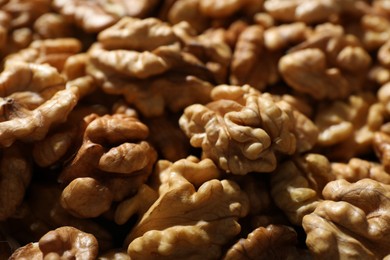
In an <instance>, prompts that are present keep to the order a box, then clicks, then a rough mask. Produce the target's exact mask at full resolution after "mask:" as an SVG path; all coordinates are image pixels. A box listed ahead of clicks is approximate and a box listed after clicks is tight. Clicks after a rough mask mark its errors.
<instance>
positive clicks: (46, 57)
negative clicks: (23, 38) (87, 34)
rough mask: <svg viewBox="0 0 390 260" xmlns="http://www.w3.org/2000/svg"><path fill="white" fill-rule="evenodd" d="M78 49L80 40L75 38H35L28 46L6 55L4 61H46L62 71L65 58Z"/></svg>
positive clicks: (40, 62)
mask: <svg viewBox="0 0 390 260" xmlns="http://www.w3.org/2000/svg"><path fill="white" fill-rule="evenodd" d="M80 50H81V42H80V41H79V40H77V39H75V38H59V39H46V40H36V41H33V42H32V43H31V44H30V46H29V47H28V48H26V49H22V50H20V51H19V52H17V53H14V54H11V55H9V56H7V57H6V58H5V62H10V61H23V62H29V63H37V64H44V63H47V64H49V65H51V66H53V67H55V68H56V69H57V70H58V71H62V68H63V66H64V63H65V62H66V60H67V59H68V58H69V57H70V56H72V55H75V54H76V53H78V52H79V51H80Z"/></svg>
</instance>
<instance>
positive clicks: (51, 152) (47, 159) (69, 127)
mask: <svg viewBox="0 0 390 260" xmlns="http://www.w3.org/2000/svg"><path fill="white" fill-rule="evenodd" d="M82 79H83V78H79V79H78V80H82ZM85 80H86V81H87V79H85ZM89 114H97V115H100V116H102V115H104V114H108V110H107V108H105V107H104V106H100V105H94V106H81V105H79V106H76V107H75V108H74V109H73V110H72V111H71V112H70V113H69V116H68V119H67V120H66V122H64V123H62V124H59V125H58V126H56V127H54V128H53V129H51V130H50V131H49V133H48V134H47V135H46V137H45V138H44V139H43V140H40V141H36V142H34V145H33V150H32V156H33V158H34V161H35V162H36V163H37V164H38V165H39V166H40V167H55V166H58V165H62V164H63V163H64V162H65V161H66V160H69V158H71V157H72V156H73V155H74V153H75V152H76V149H77V148H78V146H79V143H80V142H81V141H82V133H83V131H84V129H83V127H84V125H83V124H82V122H83V118H84V117H85V116H87V115H89Z"/></svg>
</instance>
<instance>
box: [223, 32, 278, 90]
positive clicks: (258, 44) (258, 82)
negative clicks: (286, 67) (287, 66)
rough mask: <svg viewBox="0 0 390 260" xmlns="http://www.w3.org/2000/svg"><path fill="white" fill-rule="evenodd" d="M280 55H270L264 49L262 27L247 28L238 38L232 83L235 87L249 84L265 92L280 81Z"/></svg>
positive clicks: (233, 58)
mask: <svg viewBox="0 0 390 260" xmlns="http://www.w3.org/2000/svg"><path fill="white" fill-rule="evenodd" d="M279 56H280V55H279V54H278V53H270V52H269V51H267V50H266V48H265V47H264V32H263V29H262V27H261V26H258V25H252V26H249V27H247V28H246V29H245V30H244V31H243V32H242V33H241V34H240V35H239V37H238V39H237V44H236V46H235V50H234V54H233V57H232V62H231V65H230V79H229V80H230V82H231V84H234V85H243V84H249V85H251V86H252V87H254V88H256V89H259V90H264V89H265V87H266V86H267V85H268V84H272V83H275V82H276V81H277V80H278V79H279V75H278V72H277V61H278V58H279Z"/></svg>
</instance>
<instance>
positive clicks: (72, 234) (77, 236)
mask: <svg viewBox="0 0 390 260" xmlns="http://www.w3.org/2000/svg"><path fill="white" fill-rule="evenodd" d="M97 255H98V243H97V241H96V238H95V237H94V236H93V235H91V234H88V233H85V232H82V231H80V230H78V229H76V228H74V227H69V226H65V227H60V228H57V229H55V230H52V231H50V232H48V233H46V234H45V235H44V236H42V237H41V239H40V240H39V242H37V243H30V244H27V245H26V246H24V247H21V248H19V249H18V250H17V251H15V252H14V254H13V255H12V256H11V258H10V259H37V260H38V259H64V258H74V259H91V260H92V259H96V257H97Z"/></svg>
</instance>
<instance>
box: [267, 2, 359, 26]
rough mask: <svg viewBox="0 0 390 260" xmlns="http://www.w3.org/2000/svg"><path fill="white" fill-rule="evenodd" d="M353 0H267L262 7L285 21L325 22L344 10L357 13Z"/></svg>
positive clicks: (276, 17)
mask: <svg viewBox="0 0 390 260" xmlns="http://www.w3.org/2000/svg"><path fill="white" fill-rule="evenodd" d="M359 2H360V1H354V0H344V1H337V0H316V1H305V0H292V1H284V0H268V1H265V2H264V9H265V10H266V11H267V13H269V14H270V15H271V16H272V17H274V18H275V19H277V20H280V21H285V22H293V21H301V22H305V23H318V22H325V21H328V20H331V19H332V18H334V16H337V15H340V14H342V13H344V12H349V13H359V10H358V7H357V6H356V5H357V4H356V3H359Z"/></svg>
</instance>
